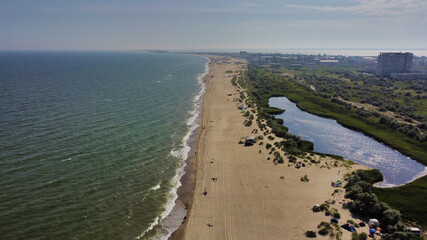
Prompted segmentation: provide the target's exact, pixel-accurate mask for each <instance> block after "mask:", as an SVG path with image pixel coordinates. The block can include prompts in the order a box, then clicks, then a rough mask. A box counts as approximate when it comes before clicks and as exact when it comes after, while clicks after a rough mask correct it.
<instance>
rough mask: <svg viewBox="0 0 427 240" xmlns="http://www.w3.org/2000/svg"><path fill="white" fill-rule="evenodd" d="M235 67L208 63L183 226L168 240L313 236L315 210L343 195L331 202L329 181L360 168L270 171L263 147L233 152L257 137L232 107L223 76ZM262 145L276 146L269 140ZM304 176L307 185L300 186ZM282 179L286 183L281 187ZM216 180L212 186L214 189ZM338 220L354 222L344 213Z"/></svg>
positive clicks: (214, 60) (217, 60)
mask: <svg viewBox="0 0 427 240" xmlns="http://www.w3.org/2000/svg"><path fill="white" fill-rule="evenodd" d="M241 61H243V60H241V59H231V60H230V59H228V60H227V59H224V58H221V57H211V62H210V67H209V70H210V71H209V74H208V75H206V77H205V78H204V82H205V84H206V92H205V94H204V96H203V102H202V105H201V119H200V124H199V125H200V127H199V130H198V131H197V132H198V133H197V142H196V146H195V147H196V149H195V150H194V151H193V150H192V153H193V152H197V153H196V154H195V155H194V156H193V157H192V158H191V160H190V159H189V160H188V161H189V162H191V163H192V164H194V165H193V166H194V168H192V169H189V170H190V171H188V172H187V173H188V174H187V173H186V177H185V178H184V177H183V179H182V180H183V181H182V183H183V186H185V185H187V184H188V186H187V187H184V188H183V189H182V190H179V199H186V200H185V201H188V202H189V203H190V204H189V209H188V213H187V216H186V219H185V221H183V224H181V226H179V228H178V229H177V230H176V231H175V232H174V233H173V234H172V235H171V237H170V238H169V239H230V238H235V239H260V238H268V239H283V237H286V238H287V239H295V238H300V237H301V236H302V235H303V233H304V232H305V231H306V230H311V229H316V226H317V224H319V223H320V222H321V221H325V220H326V221H327V219H328V218H327V217H325V216H321V215H319V214H313V212H312V211H311V207H312V206H313V204H317V203H319V204H320V203H322V202H323V201H327V200H330V199H331V198H332V199H336V200H338V198H344V196H343V195H344V194H343V193H342V194H337V195H335V196H333V197H331V193H333V192H334V188H333V187H331V186H330V181H331V180H338V179H342V177H343V176H344V174H345V173H346V172H350V171H353V170H355V169H361V168H366V167H364V166H360V165H357V164H355V165H353V166H352V167H349V166H344V165H343V164H342V163H340V165H339V166H338V167H332V168H331V169H329V168H326V167H323V165H322V164H326V165H328V164H332V163H333V162H334V160H333V159H330V158H327V157H326V158H322V157H319V156H315V157H314V158H315V159H318V160H319V161H321V164H319V165H317V164H316V165H313V166H310V167H307V168H305V169H301V170H296V169H295V168H294V167H293V166H287V165H285V164H279V165H276V164H273V162H272V161H271V160H268V157H270V156H271V155H270V154H268V153H266V152H265V151H266V150H265V147H264V146H258V145H256V146H255V145H254V146H252V147H243V146H242V145H238V144H237V141H238V139H239V138H240V136H248V135H251V134H252V133H251V130H252V131H253V130H254V129H257V126H255V125H252V126H251V127H245V126H243V121H244V120H245V118H244V117H243V116H242V114H241V113H240V111H237V110H236V106H237V104H238V103H237V102H235V101H234V100H235V99H236V98H238V97H239V93H238V92H236V88H235V87H233V86H232V85H231V77H230V76H227V75H229V74H225V72H226V71H227V72H228V71H230V70H229V69H230V68H231V69H232V70H233V75H235V73H236V72H238V71H240V68H241V63H240V62H241ZM230 94H232V96H230ZM248 110H249V109H248ZM259 134H260V133H258V134H257V135H259ZM264 142H265V143H267V142H271V143H274V142H273V141H269V140H267V139H265V140H264ZM285 162H287V159H286V160H285ZM310 165H311V164H310ZM320 165H322V166H320ZM190 166H191V164H188V167H190ZM350 168H351V169H350ZM337 171H338V174H337ZM303 172H304V173H305V174H307V175H308V176H309V177H310V180H312V181H310V182H308V183H303V182H302V181H300V179H299V178H300V177H301V174H302V173H303ZM281 175H284V180H280V179H279V178H280V177H281ZM215 178H217V181H212V179H215ZM191 181H193V182H191ZM313 189H316V190H314V191H313ZM267 200H268V201H267ZM337 202H338V201H337ZM336 205H337V206H336V207H339V204H338V203H336ZM340 213H341V215H342V216H343V218H344V219H353V218H352V216H351V214H350V213H349V212H348V211H343V210H340ZM346 234H347V233H344V236H343V237H345V236H347V235H346Z"/></svg>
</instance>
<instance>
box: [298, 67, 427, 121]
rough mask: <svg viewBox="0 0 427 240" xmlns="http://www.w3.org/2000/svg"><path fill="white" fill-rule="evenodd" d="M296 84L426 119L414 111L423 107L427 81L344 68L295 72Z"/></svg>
mask: <svg viewBox="0 0 427 240" xmlns="http://www.w3.org/2000/svg"><path fill="white" fill-rule="evenodd" d="M292 80H293V81H294V82H295V83H298V84H299V85H300V86H303V87H304V88H306V89H307V90H310V91H313V90H312V89H311V87H310V86H314V87H315V89H316V91H315V92H317V93H318V94H320V95H321V96H323V97H325V98H326V97H335V98H337V97H341V98H342V99H344V100H352V101H358V102H360V103H369V104H372V105H374V106H377V107H379V108H380V109H383V110H389V111H392V112H395V113H398V114H400V115H402V116H405V117H409V118H413V119H415V120H417V121H421V122H426V121H427V116H426V115H425V114H417V112H418V111H423V109H424V108H425V107H424V106H423V105H422V104H423V102H422V100H423V99H427V95H426V94H425V93H426V92H427V81H426V80H396V79H392V78H382V77H376V76H374V75H372V74H366V73H359V72H356V71H353V70H346V69H343V68H324V69H316V70H305V71H303V72H301V73H300V74H296V75H294V77H293V79H292Z"/></svg>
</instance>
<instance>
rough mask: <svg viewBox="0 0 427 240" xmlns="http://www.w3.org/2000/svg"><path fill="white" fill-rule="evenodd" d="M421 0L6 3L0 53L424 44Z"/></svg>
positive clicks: (1, 7)
mask: <svg viewBox="0 0 427 240" xmlns="http://www.w3.org/2000/svg"><path fill="white" fill-rule="evenodd" d="M426 11H427V1H423V0H400V1H398V0H346V1H342V0H341V1H340V0H324V1H322V3H319V1H315V0H303V1H297V0H288V1H279V0H270V1H259V0H257V1H225V0H219V1H215V2H208V1H195V0H183V1H179V2H176V1H172V0H163V1H136V0H127V1H113V0H105V1H101V0H95V1H90V2H87V1H82V0H76V1H65V2H63V1H61V2H58V1H54V0H43V1H30V0H21V1H12V0H5V1H2V2H1V3H0V27H1V29H3V31H2V32H1V33H0V50H158V49H163V50H202V49H203V50H207V49H216V50H221V49H236V50H237V49H325V50H326V49H397V50H399V49H408V50H409V49H425V48H426V47H427V46H426V45H425V39H426V38H427V29H426V28H425V27H424V26H423V25H424V23H425V22H427V15H426V14H425V12H426Z"/></svg>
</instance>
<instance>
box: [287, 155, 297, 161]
mask: <svg viewBox="0 0 427 240" xmlns="http://www.w3.org/2000/svg"><path fill="white" fill-rule="evenodd" d="M289 162H290V163H296V162H297V158H296V157H294V156H289Z"/></svg>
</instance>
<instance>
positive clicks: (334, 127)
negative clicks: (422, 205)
mask: <svg viewBox="0 0 427 240" xmlns="http://www.w3.org/2000/svg"><path fill="white" fill-rule="evenodd" d="M269 104H270V106H272V107H276V108H280V109H285V110H286V111H285V112H284V113H283V114H280V115H277V116H276V117H277V118H281V119H283V121H284V125H285V126H286V127H288V128H289V133H291V134H294V135H297V136H301V138H302V139H304V140H308V141H311V142H313V143H314V151H316V152H321V153H329V154H334V155H339V156H343V157H344V158H345V159H349V160H352V161H354V162H356V163H359V164H362V165H365V166H368V167H371V168H376V169H379V170H380V171H381V172H382V174H383V175H384V178H385V180H384V182H382V183H379V184H378V186H382V187H391V186H398V185H402V184H405V183H407V182H410V181H412V180H414V179H415V178H418V177H420V176H423V175H425V173H426V167H425V166H424V165H422V164H420V163H418V162H416V161H414V160H412V159H411V158H409V157H407V156H404V155H402V154H401V153H399V152H397V151H396V150H394V149H392V148H390V147H388V146H386V145H384V144H382V143H380V142H378V141H376V140H374V139H372V138H370V137H367V136H365V135H363V134H362V133H360V132H357V131H353V130H351V129H348V128H345V127H343V126H341V125H340V124H338V123H337V122H336V121H335V120H333V119H327V118H322V117H318V116H316V115H313V114H310V113H307V112H304V111H301V110H300V109H299V108H298V107H297V106H296V104H295V103H293V102H291V101H289V100H288V99H287V98H286V97H274V98H270V100H269Z"/></svg>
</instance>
